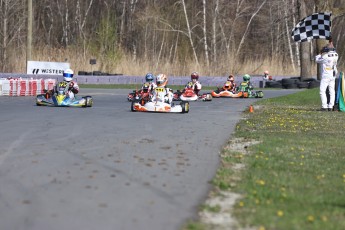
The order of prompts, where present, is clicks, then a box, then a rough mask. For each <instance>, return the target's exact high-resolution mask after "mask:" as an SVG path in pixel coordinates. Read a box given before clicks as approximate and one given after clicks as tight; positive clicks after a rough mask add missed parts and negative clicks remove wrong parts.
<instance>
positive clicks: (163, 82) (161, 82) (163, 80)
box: [156, 73, 168, 87]
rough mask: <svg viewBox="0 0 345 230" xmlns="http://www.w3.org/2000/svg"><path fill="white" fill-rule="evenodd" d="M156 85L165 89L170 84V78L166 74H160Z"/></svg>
mask: <svg viewBox="0 0 345 230" xmlns="http://www.w3.org/2000/svg"><path fill="white" fill-rule="evenodd" d="M156 83H157V86H158V87H163V86H166V85H167V84H168V77H167V75H165V74H162V73H161V74H158V76H157V77H156Z"/></svg>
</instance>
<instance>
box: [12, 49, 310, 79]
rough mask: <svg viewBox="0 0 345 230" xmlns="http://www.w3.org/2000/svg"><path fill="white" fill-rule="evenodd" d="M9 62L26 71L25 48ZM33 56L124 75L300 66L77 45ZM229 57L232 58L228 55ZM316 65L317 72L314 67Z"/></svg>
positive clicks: (279, 70) (289, 71) (279, 71)
mask: <svg viewBox="0 0 345 230" xmlns="http://www.w3.org/2000/svg"><path fill="white" fill-rule="evenodd" d="M9 58H10V60H11V61H10V63H11V66H8V68H7V70H8V72H15V73H25V72H26V64H25V61H26V55H25V50H23V51H22V54H21V55H18V52H17V53H16V54H15V55H14V54H12V55H10V56H9ZM90 59H96V60H97V64H95V65H93V66H91V65H90V64H89V61H90ZM32 60H35V61H51V62H66V61H67V62H69V63H70V64H71V68H72V69H74V71H75V72H76V73H78V71H87V72H91V71H102V72H106V73H122V74H124V75H133V76H142V75H144V74H146V73H148V72H152V73H154V74H158V73H166V74H168V75H170V76H186V75H189V74H190V73H192V72H193V71H197V72H199V74H200V75H202V76H227V75H229V74H230V73H232V74H235V75H241V74H245V73H248V74H251V75H257V74H262V73H263V72H264V71H265V70H269V72H270V74H271V75H273V76H275V75H276V76H277V75H286V76H298V75H299V68H297V67H296V69H295V70H293V68H292V67H291V66H290V65H287V64H286V63H284V62H283V61H281V60H278V59H276V60H268V59H266V60H255V61H253V60H248V61H247V62H244V63H240V62H238V63H227V62H226V61H225V60H226V59H222V60H220V61H218V62H217V63H216V64H215V65H214V66H211V67H207V66H206V65H205V64H200V65H199V66H198V65H197V64H196V63H195V62H194V61H193V60H186V61H184V62H181V61H180V62H170V61H165V60H160V62H158V63H157V61H156V60H152V61H151V60H138V59H137V60H133V58H132V57H131V56H130V55H123V54H122V55H121V58H119V59H118V60H116V61H113V60H107V59H105V58H104V57H102V56H98V57H97V56H95V55H93V54H91V53H90V52H88V51H86V52H83V50H80V49H73V48H70V49H63V48H60V49H57V48H51V47H43V48H40V49H35V50H34V52H33V55H32ZM230 60H235V59H234V58H230ZM313 69H315V73H313V74H315V75H316V67H315V68H313Z"/></svg>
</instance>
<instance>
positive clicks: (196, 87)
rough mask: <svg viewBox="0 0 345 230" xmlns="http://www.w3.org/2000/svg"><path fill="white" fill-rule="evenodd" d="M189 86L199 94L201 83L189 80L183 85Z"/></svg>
mask: <svg viewBox="0 0 345 230" xmlns="http://www.w3.org/2000/svg"><path fill="white" fill-rule="evenodd" d="M190 87H191V88H192V89H193V90H194V92H195V94H196V95H199V91H200V90H201V87H202V85H201V83H200V82H199V81H190V82H188V83H187V85H186V86H185V89H187V88H190Z"/></svg>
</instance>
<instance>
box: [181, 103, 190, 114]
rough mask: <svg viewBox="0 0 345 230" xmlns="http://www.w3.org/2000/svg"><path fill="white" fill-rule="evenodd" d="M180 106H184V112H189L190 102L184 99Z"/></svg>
mask: <svg viewBox="0 0 345 230" xmlns="http://www.w3.org/2000/svg"><path fill="white" fill-rule="evenodd" d="M180 106H181V107H182V113H188V112H189V102H186V101H182V102H181V103H180Z"/></svg>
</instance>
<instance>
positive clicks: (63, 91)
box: [36, 82, 93, 107]
mask: <svg viewBox="0 0 345 230" xmlns="http://www.w3.org/2000/svg"><path fill="white" fill-rule="evenodd" d="M64 83H66V82H60V83H59V85H58V86H55V87H54V89H53V90H48V91H46V93H45V94H39V95H37V96H36V105H37V106H55V107H92V105H93V99H92V97H91V96H83V97H81V98H76V97H74V98H73V99H72V98H70V97H69V96H68V93H67V89H68V85H67V83H66V84H64Z"/></svg>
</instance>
